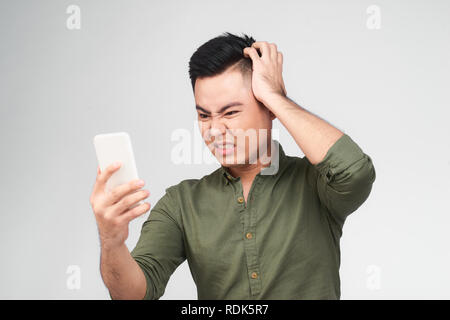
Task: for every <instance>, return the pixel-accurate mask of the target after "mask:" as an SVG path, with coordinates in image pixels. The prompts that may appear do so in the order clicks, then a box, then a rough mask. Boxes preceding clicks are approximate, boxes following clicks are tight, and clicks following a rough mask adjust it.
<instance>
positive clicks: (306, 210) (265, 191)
mask: <svg viewBox="0 0 450 320" xmlns="http://www.w3.org/2000/svg"><path fill="white" fill-rule="evenodd" d="M274 143H275V144H276V145H277V146H278V148H277V149H278V155H279V156H278V157H277V159H278V161H273V160H272V163H273V164H274V166H272V167H271V168H272V169H273V168H275V169H274V170H273V172H272V174H262V172H260V173H258V174H257V175H256V177H255V179H254V181H253V184H252V186H251V188H250V191H249V194H248V201H247V203H246V201H245V200H244V198H243V190H242V183H241V181H240V178H239V177H233V176H231V175H230V174H229V173H228V171H227V169H226V168H225V167H223V166H221V167H220V168H218V169H217V170H215V171H214V172H212V173H211V174H209V175H206V176H204V177H203V178H201V179H188V180H183V181H181V182H180V183H179V184H177V185H173V186H171V187H169V188H167V189H166V193H165V194H164V196H163V197H162V198H161V199H160V200H159V201H158V202H157V203H156V205H155V206H154V207H153V208H152V210H151V211H150V215H149V217H148V218H147V220H146V221H145V222H144V223H143V225H142V230H141V235H140V238H139V240H138V242H137V244H136V247H135V248H134V249H133V250H132V252H131V255H132V257H133V258H134V259H135V261H136V262H137V263H138V265H139V266H140V267H141V268H142V270H143V272H144V274H145V277H146V280H147V292H146V295H145V297H144V299H159V298H160V297H161V296H162V295H163V293H164V291H165V288H166V285H167V282H168V280H169V278H170V276H171V275H172V273H173V272H174V271H175V269H176V268H177V267H178V266H179V265H180V264H181V263H182V262H183V261H185V260H186V259H187V261H188V264H189V268H190V271H191V274H192V277H193V280H194V282H195V284H196V286H197V294H198V299H243V300H245V299H340V278H339V266H340V247H339V242H340V238H341V235H342V227H343V225H344V221H345V219H346V217H347V216H348V215H349V214H350V213H352V212H354V211H355V210H356V209H357V208H358V207H359V206H360V205H361V204H362V203H363V202H364V201H365V200H366V199H367V197H368V196H369V193H370V191H371V189H372V184H373V182H374V181H375V169H374V166H373V164H372V160H371V158H370V157H369V156H368V155H366V154H365V153H363V151H362V150H361V149H360V148H359V146H358V145H357V144H356V143H355V142H354V141H353V140H352V139H351V138H350V137H349V136H348V135H347V134H344V135H343V136H342V137H340V138H339V140H337V141H336V142H335V143H334V144H333V145H332V146H331V148H330V149H329V150H328V152H327V154H326V156H325V158H324V159H323V160H322V161H321V162H320V163H318V164H316V165H312V164H311V163H310V162H309V161H308V159H307V158H306V156H304V157H302V158H300V157H295V156H287V155H286V154H285V153H284V150H283V148H282V146H281V144H280V143H279V142H278V141H276V140H274ZM272 159H275V158H272ZM275 162H278V163H277V164H276V163H275ZM266 169H268V167H267V168H266Z"/></svg>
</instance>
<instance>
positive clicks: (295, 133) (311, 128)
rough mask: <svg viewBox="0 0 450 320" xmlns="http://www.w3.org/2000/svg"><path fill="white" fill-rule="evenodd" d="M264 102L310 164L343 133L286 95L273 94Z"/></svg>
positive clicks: (319, 157) (316, 160)
mask: <svg viewBox="0 0 450 320" xmlns="http://www.w3.org/2000/svg"><path fill="white" fill-rule="evenodd" d="M264 104H265V105H266V106H267V107H268V108H269V109H270V110H271V111H272V113H273V114H275V116H276V117H277V118H278V119H279V120H280V122H281V123H282V124H283V125H284V126H285V128H286V129H287V130H288V132H289V133H290V134H291V135H292V137H293V138H294V140H295V142H296V143H297V145H298V146H299V147H300V149H301V150H302V151H303V153H304V154H305V156H306V157H307V158H308V160H309V162H311V164H317V163H319V162H320V161H322V160H323V158H324V157H325V155H326V154H327V151H328V149H329V148H330V147H331V146H332V145H333V144H334V143H335V142H336V141H337V140H338V139H339V138H340V137H341V136H342V135H343V134H344V133H343V132H342V131H340V130H339V129H337V128H335V127H334V126H332V125H331V124H329V123H328V122H326V121H325V120H322V119H321V118H319V117H317V116H315V115H314V114H312V113H310V112H309V111H307V110H305V109H303V108H302V107H300V106H299V105H297V104H296V103H295V102H294V101H292V100H290V99H289V98H287V97H282V96H276V97H275V96H274V97H272V98H270V99H269V100H268V101H266V102H264Z"/></svg>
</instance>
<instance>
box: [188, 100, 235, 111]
mask: <svg viewBox="0 0 450 320" xmlns="http://www.w3.org/2000/svg"><path fill="white" fill-rule="evenodd" d="M234 106H242V103H241V102H238V101H235V102H230V103H228V104H227V105H225V106H223V107H222V108H220V110H219V113H222V112H224V111H225V110H227V109H228V108H231V107H234ZM195 109H197V110H201V111H203V112H204V113H206V114H211V112H210V111H208V110H206V109H205V108H203V107H201V106H199V105H195Z"/></svg>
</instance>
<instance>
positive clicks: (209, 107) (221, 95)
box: [194, 68, 275, 167]
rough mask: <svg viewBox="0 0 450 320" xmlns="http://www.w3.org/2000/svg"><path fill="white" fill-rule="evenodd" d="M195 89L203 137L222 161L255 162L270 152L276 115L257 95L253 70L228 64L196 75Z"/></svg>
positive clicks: (235, 164)
mask: <svg viewBox="0 0 450 320" xmlns="http://www.w3.org/2000/svg"><path fill="white" fill-rule="evenodd" d="M194 92H195V94H194V95H195V102H196V105H197V107H196V110H197V117H198V123H199V128H200V131H201V134H202V137H203V139H204V141H205V143H206V145H207V146H208V148H209V150H210V151H211V152H212V154H213V155H214V156H215V157H216V158H217V160H218V161H219V163H220V164H221V165H223V166H225V167H238V166H248V165H254V164H255V163H256V161H257V160H258V159H261V158H260V156H264V155H267V153H266V152H267V148H270V145H269V143H270V141H271V133H270V130H271V129H272V120H273V119H274V118H275V116H274V115H273V114H272V113H271V112H270V110H269V109H267V108H266V107H265V106H264V105H263V104H262V103H261V102H259V101H258V100H256V98H255V97H254V95H253V91H252V88H251V74H249V75H248V76H245V77H244V76H243V75H242V73H241V72H240V70H238V69H233V68H228V69H227V70H225V71H224V72H223V73H222V74H219V75H216V76H213V77H205V78H197V80H196V82H195V91H194Z"/></svg>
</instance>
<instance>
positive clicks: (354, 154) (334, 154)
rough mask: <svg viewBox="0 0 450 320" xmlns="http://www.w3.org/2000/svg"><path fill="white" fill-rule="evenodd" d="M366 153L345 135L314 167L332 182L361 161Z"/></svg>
mask: <svg viewBox="0 0 450 320" xmlns="http://www.w3.org/2000/svg"><path fill="white" fill-rule="evenodd" d="M363 157H364V153H363V151H362V150H361V148H360V147H359V146H358V145H357V144H356V142H354V141H353V140H352V138H350V137H349V136H348V135H347V134H345V133H344V134H343V135H342V136H341V137H340V138H339V139H338V140H337V141H336V142H335V143H334V144H333V145H332V146H331V147H330V148H329V149H328V151H327V154H326V155H325V158H323V160H322V161H320V162H319V163H317V164H315V165H314V167H315V168H316V169H317V170H318V171H319V172H320V173H321V174H322V175H323V176H325V177H326V178H327V181H330V180H331V179H332V178H333V176H334V175H335V174H338V173H340V172H342V171H344V170H346V169H347V168H348V167H350V166H351V165H352V164H353V163H355V162H357V161H358V160H361V159H362V158H363Z"/></svg>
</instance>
